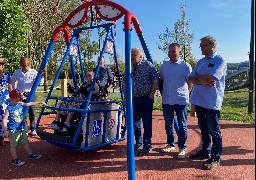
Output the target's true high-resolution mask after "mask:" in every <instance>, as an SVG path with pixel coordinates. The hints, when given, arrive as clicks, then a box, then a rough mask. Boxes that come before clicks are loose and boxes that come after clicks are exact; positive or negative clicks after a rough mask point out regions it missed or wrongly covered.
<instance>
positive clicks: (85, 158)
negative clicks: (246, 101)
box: [0, 111, 255, 180]
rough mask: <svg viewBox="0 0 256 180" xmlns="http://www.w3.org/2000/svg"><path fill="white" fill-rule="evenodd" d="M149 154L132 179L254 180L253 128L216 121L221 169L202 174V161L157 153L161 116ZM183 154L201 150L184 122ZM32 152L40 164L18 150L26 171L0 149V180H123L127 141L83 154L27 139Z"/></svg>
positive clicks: (193, 127) (193, 125) (193, 123)
mask: <svg viewBox="0 0 256 180" xmlns="http://www.w3.org/2000/svg"><path fill="white" fill-rule="evenodd" d="M153 118H154V119H153V152H152V153H151V154H150V155H149V156H146V157H136V177H137V179H140V180H144V179H147V180H159V179H163V180H165V179H166V180H169V179H175V180H176V179H182V180H190V179H191V180H198V179H202V180H205V179H213V180H222V179H232V180H233V179H237V180H241V179H244V180H252V179H255V125H252V124H244V123H237V122H231V121H221V129H222V135H223V158H222V162H221V167H219V168H217V169H214V170H211V171H205V170H201V169H200V167H201V166H202V164H203V161H191V160H190V159H189V158H186V159H185V160H179V159H178V158H177V152H178V149H177V150H176V152H173V153H167V154H164V153H161V152H160V149H161V148H162V147H164V146H165V142H166V136H165V132H164V120H163V116H162V112H161V111H155V112H154V116H153ZM188 127H189V135H188V141H187V146H188V150H187V154H188V155H189V154H190V153H191V152H195V151H196V150H199V148H200V131H199V129H198V126H197V119H196V118H194V117H189V121H188ZM30 141H31V146H32V148H33V149H34V150H35V152H39V153H41V154H42V155H43V158H42V159H38V160H34V161H32V160H27V159H26V154H25V152H24V150H23V149H22V148H21V147H20V148H18V154H20V158H21V159H23V160H25V162H26V163H25V165H23V166H22V167H16V166H13V165H11V161H10V153H9V145H7V146H5V147H0V153H1V156H0V167H1V168H0V179H55V180H57V179H95V180H108V179H111V180H113V179H118V180H120V179H128V178H127V177H128V173H127V159H126V141H123V142H120V143H116V144H113V145H110V146H107V147H104V148H102V149H98V150H92V151H88V152H84V153H82V152H74V151H69V150H65V149H62V148H59V147H55V146H53V145H50V144H48V143H47V142H45V141H43V140H41V139H39V138H38V137H36V138H30Z"/></svg>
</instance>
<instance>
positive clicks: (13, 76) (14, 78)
mask: <svg viewBox="0 0 256 180" xmlns="http://www.w3.org/2000/svg"><path fill="white" fill-rule="evenodd" d="M16 74H17V70H16V71H14V73H13V75H12V76H11V78H10V84H11V86H10V89H9V86H8V89H9V91H10V92H11V91H12V90H13V89H15V82H16V81H17V76H16Z"/></svg>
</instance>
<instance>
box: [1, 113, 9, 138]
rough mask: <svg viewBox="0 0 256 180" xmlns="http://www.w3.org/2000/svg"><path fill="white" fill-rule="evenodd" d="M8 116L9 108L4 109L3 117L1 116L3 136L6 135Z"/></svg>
mask: <svg viewBox="0 0 256 180" xmlns="http://www.w3.org/2000/svg"><path fill="white" fill-rule="evenodd" d="M8 117H9V110H8V109H6V110H5V113H4V117H3V121H2V127H3V132H4V133H3V136H4V137H8V131H7V119H8Z"/></svg>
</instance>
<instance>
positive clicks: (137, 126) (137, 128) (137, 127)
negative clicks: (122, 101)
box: [133, 97, 143, 145]
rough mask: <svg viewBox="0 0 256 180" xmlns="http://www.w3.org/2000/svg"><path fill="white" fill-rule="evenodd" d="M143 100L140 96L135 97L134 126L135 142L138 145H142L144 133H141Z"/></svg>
mask: <svg viewBox="0 0 256 180" xmlns="http://www.w3.org/2000/svg"><path fill="white" fill-rule="evenodd" d="M141 111H142V109H141V102H140V99H139V98H136V97H134V98H133V123H134V124H133V126H134V136H135V143H136V144H137V145H142V144H143V141H142V135H141Z"/></svg>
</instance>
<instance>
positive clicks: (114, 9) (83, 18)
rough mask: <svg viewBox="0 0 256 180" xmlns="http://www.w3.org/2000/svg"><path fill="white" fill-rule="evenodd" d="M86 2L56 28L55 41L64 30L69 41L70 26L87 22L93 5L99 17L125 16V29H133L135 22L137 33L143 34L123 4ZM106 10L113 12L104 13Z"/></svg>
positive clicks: (93, 0)
mask: <svg viewBox="0 0 256 180" xmlns="http://www.w3.org/2000/svg"><path fill="white" fill-rule="evenodd" d="M84 2H85V3H84V4H82V5H81V6H79V7H77V8H76V9H75V10H74V11H72V12H71V13H70V14H69V15H68V17H67V18H66V19H65V20H64V22H63V23H62V25H61V26H59V27H57V28H56V29H55V31H54V33H53V35H52V39H53V41H57V39H58V36H59V33H60V32H61V31H63V32H64V36H65V40H66V43H69V39H70V33H69V31H68V28H71V29H73V28H76V27H78V26H80V25H81V24H83V23H85V22H87V20H88V15H87V14H88V11H89V10H90V8H91V7H94V8H95V10H96V13H97V15H98V17H99V18H100V19H102V20H105V21H117V20H118V19H120V18H121V17H123V16H124V30H131V24H133V26H134V28H135V31H136V33H137V34H138V35H141V34H142V30H141V28H140V25H139V22H138V20H137V18H136V17H135V16H134V15H133V14H132V13H130V12H129V11H128V10H127V9H125V8H124V7H122V6H121V5H119V4H117V3H115V2H112V1H108V0H84ZM104 10H108V12H111V13H110V14H104Z"/></svg>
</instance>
